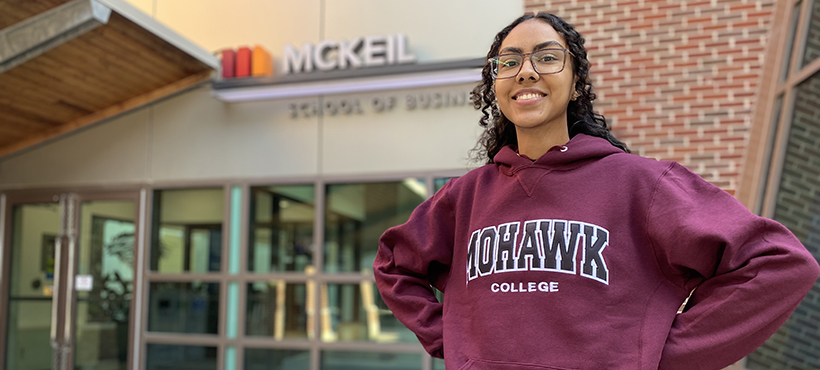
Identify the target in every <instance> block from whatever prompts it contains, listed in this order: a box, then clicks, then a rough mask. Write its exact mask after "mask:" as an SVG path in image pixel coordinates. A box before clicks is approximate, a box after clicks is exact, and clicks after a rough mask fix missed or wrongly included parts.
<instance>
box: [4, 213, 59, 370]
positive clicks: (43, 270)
mask: <svg viewBox="0 0 820 370" xmlns="http://www.w3.org/2000/svg"><path fill="white" fill-rule="evenodd" d="M57 199H58V200H59V199H60V198H59V197H57ZM64 203H65V199H63V201H61V202H59V203H58V202H54V201H49V200H43V201H39V202H34V203H27V204H12V205H9V211H8V212H6V213H5V214H6V216H7V217H9V218H10V220H9V221H10V222H6V223H5V224H6V225H5V226H7V228H6V230H8V232H7V234H10V235H9V236H10V238H6V243H4V244H5V245H7V246H8V247H6V248H4V251H3V252H4V257H5V258H4V261H7V262H6V263H5V266H6V268H5V269H4V270H5V271H8V275H6V276H7V277H8V278H7V279H4V280H5V281H6V283H7V284H8V285H7V287H8V295H7V296H6V297H4V298H5V300H6V304H5V308H6V309H5V315H4V316H5V319H6V320H5V323H6V325H5V326H6V330H5V332H6V336H5V352H4V353H5V361H4V362H5V368H6V369H20V370H49V369H52V368H54V366H55V365H57V363H58V362H59V361H60V360H61V358H60V353H61V351H59V349H60V343H59V342H58V341H57V339H58V336H59V335H58V334H60V333H59V325H57V323H56V321H57V318H58V317H59V316H60V314H61V312H60V308H61V305H60V304H59V303H58V302H60V301H61V300H63V299H62V298H63V297H61V296H60V294H59V292H60V287H59V286H60V284H62V281H60V275H61V273H62V271H61V268H63V267H64V264H61V259H62V258H63V257H64V253H61V252H62V251H63V250H64V248H63V247H64V244H65V237H64V234H63V229H64V228H63V224H64V222H65V219H64V214H63V212H62V209H63V206H62V205H63V204H64ZM4 211H5V210H4ZM9 225H10V227H8V226H9ZM9 240H10V245H9V244H8V241H9ZM9 247H10V248H9ZM9 249H10V250H9ZM9 252H10V253H9ZM4 285H5V284H4ZM63 301H64V300H63Z"/></svg>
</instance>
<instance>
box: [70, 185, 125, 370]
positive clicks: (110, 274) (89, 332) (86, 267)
mask: <svg viewBox="0 0 820 370" xmlns="http://www.w3.org/2000/svg"><path fill="white" fill-rule="evenodd" d="M135 215H136V204H135V202H134V201H132V200H125V201H119V200H118V201H95V202H83V203H82V204H81V206H80V237H79V249H78V257H79V264H78V270H77V274H78V275H85V276H90V277H91V278H92V280H91V281H92V287H91V290H89V291H85V290H80V289H78V290H77V310H76V320H77V321H76V325H77V329H76V338H75V345H74V346H75V351H76V354H75V356H74V362H75V369H77V370H80V369H83V370H96V369H103V368H104V369H106V370H114V369H118V370H125V369H127V368H128V365H127V363H126V361H127V357H128V328H129V325H128V324H129V318H130V311H131V299H132V296H131V293H132V291H133V280H134V236H135V228H134V217H135Z"/></svg>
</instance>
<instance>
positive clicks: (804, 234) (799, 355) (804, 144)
mask: <svg viewBox="0 0 820 370" xmlns="http://www.w3.org/2000/svg"><path fill="white" fill-rule="evenodd" d="M793 95H794V108H793V113H792V121H791V125H790V126H789V133H788V142H787V144H786V155H785V158H784V159H783V172H782V175H781V177H780V179H779V182H780V187H779V188H778V192H777V198H776V203H775V210H774V217H773V218H774V219H775V220H777V221H779V222H780V223H782V224H783V225H784V226H786V227H788V228H789V230H791V231H792V232H793V233H794V235H795V236H797V238H798V239H800V241H801V242H802V243H803V245H805V246H806V249H808V250H809V252H811V253H812V254H813V255H814V257H815V258H817V259H820V228H818V227H817V225H818V221H820V202H819V201H818V200H819V199H818V193H817V189H818V184H820V160H818V158H820V140H817V138H820V109H818V106H820V103H818V102H820V72H818V73H815V74H814V75H813V76H812V77H810V78H808V79H807V80H805V81H804V82H802V83H801V84H800V85H798V86H797V87H796V88H795V90H794V94H793ZM818 290H820V281H817V282H815V286H814V288H813V289H812V292H811V293H809V295H808V296H807V297H806V298H805V299H803V301H802V302H801V303H800V304H799V305H798V307H797V309H796V310H795V311H794V313H792V315H791V316H790V317H789V319H788V320H787V321H786V323H785V324H783V326H781V327H780V329H779V330H778V331H777V332H776V333H775V334H774V335H773V336H772V337H771V338H770V339H769V340H768V341H767V342H766V344H764V345H762V346H760V347H759V348H758V349H757V350H756V351H755V352H753V353H752V354H751V355H749V357H748V363H747V367H748V368H749V369H756V370H758V369H766V370H780V369H820V358H818V357H817V356H812V355H811V354H816V353H818V352H817V349H818V348H820V336H818V335H817V327H816V326H814V328H812V326H811V325H810V324H807V323H816V322H817V318H818V317H820V306H818V305H817V293H816V292H817V291H818Z"/></svg>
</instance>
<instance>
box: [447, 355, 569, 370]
mask: <svg viewBox="0 0 820 370" xmlns="http://www.w3.org/2000/svg"><path fill="white" fill-rule="evenodd" d="M458 370H578V369H572V368H568V367H555V366H549V365H539V364H528V363H524V362H504V361H493V360H478V359H473V358H471V359H470V360H469V361H467V362H465V363H464V365H461V367H459V368H458Z"/></svg>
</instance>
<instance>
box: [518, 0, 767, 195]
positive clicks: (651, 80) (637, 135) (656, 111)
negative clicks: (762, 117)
mask: <svg viewBox="0 0 820 370" xmlns="http://www.w3.org/2000/svg"><path fill="white" fill-rule="evenodd" d="M774 6H775V0H720V1H717V0H688V1H687V0H526V11H528V12H538V11H547V12H550V13H554V14H556V15H558V16H561V17H562V18H564V19H565V20H567V21H569V22H570V23H572V24H573V25H575V27H576V28H577V29H578V30H579V32H581V34H582V35H584V37H585V38H586V40H587V43H586V47H587V50H588V51H589V60H590V62H591V63H592V66H593V67H592V73H591V76H592V79H593V85H594V87H595V90H594V91H595V92H596V93H597V95H598V100H597V101H596V104H595V108H596V110H598V111H599V112H600V113H602V114H604V115H605V116H606V118H607V121H608V122H609V123H610V124H611V125H612V127H613V132H614V133H615V135H616V136H617V137H618V138H619V139H621V140H624V141H625V142H626V143H627V144H628V145H629V146H630V148H631V149H632V151H633V152H634V153H638V154H641V155H643V156H647V157H654V158H658V159H668V160H675V161H678V162H680V163H682V164H684V165H686V166H687V167H689V168H690V169H692V170H693V171H695V172H697V173H699V174H700V175H701V176H703V177H704V178H705V179H706V180H708V181H710V182H712V183H714V184H716V185H718V186H720V187H721V188H723V189H727V190H729V191H734V190H735V189H737V188H738V181H739V173H740V171H741V169H742V166H743V162H744V155H745V151H746V147H747V145H748V142H749V132H750V127H751V124H752V117H753V114H754V113H755V112H754V107H755V99H756V95H757V87H758V85H759V83H760V80H761V74H762V63H763V55H764V54H765V50H766V45H767V42H768V36H769V28H770V27H771V23H772V20H773V11H774Z"/></svg>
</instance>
